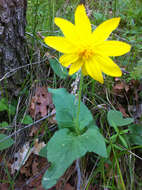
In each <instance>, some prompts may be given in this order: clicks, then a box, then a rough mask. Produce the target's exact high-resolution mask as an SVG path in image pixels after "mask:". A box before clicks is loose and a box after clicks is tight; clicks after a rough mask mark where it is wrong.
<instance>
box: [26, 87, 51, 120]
mask: <svg viewBox="0 0 142 190" xmlns="http://www.w3.org/2000/svg"><path fill="white" fill-rule="evenodd" d="M47 106H49V107H53V103H52V97H51V93H49V92H48V91H47V88H45V87H37V89H36V92H35V96H33V97H32V99H31V104H30V108H29V111H30V115H31V116H32V117H33V118H35V117H36V116H37V115H38V114H40V116H41V117H44V116H45V115H47Z"/></svg>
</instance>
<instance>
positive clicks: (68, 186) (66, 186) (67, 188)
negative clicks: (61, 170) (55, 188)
mask: <svg viewBox="0 0 142 190" xmlns="http://www.w3.org/2000/svg"><path fill="white" fill-rule="evenodd" d="M64 190H74V188H73V187H72V186H71V185H70V184H69V183H67V184H66V185H65V187H64Z"/></svg>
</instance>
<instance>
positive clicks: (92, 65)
mask: <svg viewBox="0 0 142 190" xmlns="http://www.w3.org/2000/svg"><path fill="white" fill-rule="evenodd" d="M119 22H120V18H119V17H118V18H112V19H109V20H107V21H105V22H103V23H102V24H100V25H99V26H98V27H97V28H96V29H95V30H94V31H92V28H91V23H90V20H89V18H88V17H87V14H86V11H85V7H84V6H83V5H79V6H78V7H77V9H76V11H75V24H72V23H71V22H69V21H67V20H65V19H63V18H58V17H56V18H55V23H56V25H57V26H58V27H59V28H60V29H61V30H62V32H63V34H64V36H63V37H61V36H48V37H45V39H44V41H45V43H46V44H47V45H49V46H50V47H52V48H54V49H56V50H58V51H60V52H61V53H63V55H62V56H61V57H60V58H59V62H60V63H61V64H62V65H63V66H64V67H68V66H70V68H69V74H70V75H72V74H74V73H75V72H77V71H78V70H80V69H81V70H82V73H83V74H84V75H90V76H91V77H92V78H94V79H95V80H97V81H99V82H100V83H103V75H102V72H103V73H105V74H107V75H110V76H114V77H120V76H121V75H122V72H121V70H120V68H119V67H118V66H117V65H116V64H115V63H114V61H113V60H112V59H111V58H110V56H121V55H123V54H125V53H127V52H129V51H130V49H131V46H130V45H129V44H127V43H125V42H121V41H113V40H107V39H108V37H109V35H110V34H111V32H112V31H113V30H115V29H116V28H117V26H118V24H119Z"/></svg>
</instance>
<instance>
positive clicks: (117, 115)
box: [107, 110, 134, 127]
mask: <svg viewBox="0 0 142 190" xmlns="http://www.w3.org/2000/svg"><path fill="white" fill-rule="evenodd" d="M107 120H108V122H109V125H110V126H111V127H115V126H117V127H121V126H125V125H129V124H131V123H132V122H133V121H134V119H133V118H126V119H124V118H123V115H122V113H121V112H120V111H116V110H110V111H109V112H108V114H107Z"/></svg>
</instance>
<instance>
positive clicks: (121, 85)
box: [113, 80, 130, 96]
mask: <svg viewBox="0 0 142 190" xmlns="http://www.w3.org/2000/svg"><path fill="white" fill-rule="evenodd" d="M129 89H130V87H129V85H128V84H126V83H125V82H124V81H120V80H118V81H116V83H115V85H114V86H113V93H114V94H115V95H116V96H123V95H124V92H126V93H127V92H128V91H129Z"/></svg>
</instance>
